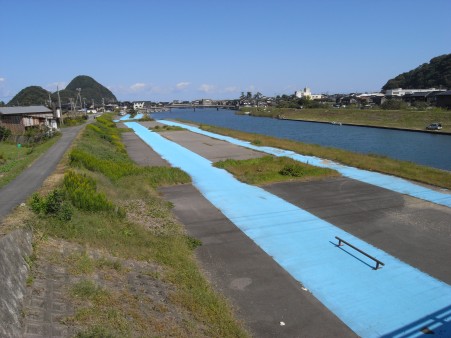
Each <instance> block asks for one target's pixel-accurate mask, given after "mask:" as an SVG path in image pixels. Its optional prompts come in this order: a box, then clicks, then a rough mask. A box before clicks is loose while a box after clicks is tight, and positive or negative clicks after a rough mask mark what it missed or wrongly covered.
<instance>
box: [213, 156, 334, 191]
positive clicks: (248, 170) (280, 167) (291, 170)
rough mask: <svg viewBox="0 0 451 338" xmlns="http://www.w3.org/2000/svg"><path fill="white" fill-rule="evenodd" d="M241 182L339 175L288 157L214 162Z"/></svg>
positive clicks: (270, 181)
mask: <svg viewBox="0 0 451 338" xmlns="http://www.w3.org/2000/svg"><path fill="white" fill-rule="evenodd" d="M214 166H215V167H217V168H222V169H226V170H227V171H229V172H230V173H231V174H233V175H234V176H235V177H236V178H237V179H239V180H240V181H242V182H245V183H249V184H255V185H263V184H270V183H276V182H286V181H310V180H318V179H323V178H326V177H333V176H339V174H338V173H337V172H336V171H335V170H332V169H327V168H319V167H315V166H312V165H308V164H304V163H300V162H298V161H295V160H293V159H291V158H288V157H274V156H264V157H259V158H253V159H248V160H231V159H229V160H225V161H220V162H216V163H215V164H214Z"/></svg>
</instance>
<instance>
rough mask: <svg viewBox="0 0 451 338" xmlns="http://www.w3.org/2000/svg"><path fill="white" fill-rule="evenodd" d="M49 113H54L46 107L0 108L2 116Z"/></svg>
mask: <svg viewBox="0 0 451 338" xmlns="http://www.w3.org/2000/svg"><path fill="white" fill-rule="evenodd" d="M47 113H52V110H50V109H49V108H47V107H44V106H28V107H0V115H21V114H47Z"/></svg>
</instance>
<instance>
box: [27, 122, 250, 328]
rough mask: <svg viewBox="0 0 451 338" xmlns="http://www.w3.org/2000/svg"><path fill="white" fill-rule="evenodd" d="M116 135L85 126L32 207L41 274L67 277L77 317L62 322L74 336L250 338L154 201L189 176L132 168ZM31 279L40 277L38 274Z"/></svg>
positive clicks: (187, 240)
mask: <svg viewBox="0 0 451 338" xmlns="http://www.w3.org/2000/svg"><path fill="white" fill-rule="evenodd" d="M120 133H121V130H120V129H118V128H116V126H115V124H114V123H113V122H112V121H111V119H110V118H108V117H99V118H98V119H97V121H96V122H95V123H93V124H90V125H87V126H86V128H85V130H84V132H83V133H82V135H81V137H79V139H78V140H77V141H76V142H75V145H74V147H73V148H72V149H71V151H70V152H69V156H68V158H67V159H66V160H65V161H64V162H63V163H62V164H60V166H59V169H58V170H57V173H56V174H55V175H54V177H53V178H51V179H50V180H47V183H46V185H45V186H44V189H43V191H41V192H40V193H39V194H35V195H34V196H33V198H32V199H31V200H30V202H29V204H30V206H31V209H32V210H34V211H35V215H34V216H30V219H28V220H27V224H29V226H31V227H32V228H33V229H34V233H35V235H34V237H35V243H34V247H35V253H36V255H37V262H38V263H36V266H38V265H39V260H50V262H51V263H52V265H53V266H54V268H53V269H58V271H66V273H67V274H68V275H69V277H68V278H67V279H66V280H69V281H70V283H69V285H67V294H66V296H65V297H67V299H68V301H69V302H70V303H71V304H72V305H73V307H74V313H73V315H72V316H68V317H66V318H63V319H62V322H63V323H64V324H65V325H67V326H68V327H70V328H71V330H72V331H74V330H75V332H76V334H77V337H94V336H95V337H141V336H148V335H149V334H151V335H155V336H174V337H246V336H247V333H246V331H245V330H244V329H243V328H242V326H241V325H240V324H239V323H238V322H237V321H236V320H235V318H234V316H233V313H232V311H231V308H230V307H229V305H228V304H227V302H226V301H225V300H224V299H223V298H222V296H220V295H219V294H217V293H216V292H214V291H213V289H212V287H211V286H210V285H209V284H208V282H207V281H206V279H205V278H204V276H203V275H202V273H201V272H200V270H199V267H198V266H197V263H196V260H195V258H194V253H193V250H194V248H196V247H197V246H199V245H201V243H200V242H199V241H198V240H196V239H194V238H192V237H190V236H188V235H187V234H186V233H185V232H184V230H183V228H182V226H181V225H180V224H179V223H177V221H176V220H175V218H174V217H173V216H172V213H171V204H170V203H168V202H166V201H164V200H162V199H161V198H160V196H159V194H158V192H157V188H158V187H160V186H163V185H173V184H182V183H187V182H189V181H190V177H189V176H188V175H187V174H186V173H184V172H183V171H181V170H180V169H177V168H166V167H140V166H137V165H135V164H134V163H133V162H132V161H131V160H130V159H129V158H128V155H127V153H126V151H125V148H124V145H123V143H122V142H121V135H120ZM61 248H64V250H62V249H61ZM32 275H33V276H32V278H31V279H30V280H31V281H33V280H37V279H39V278H40V274H39V273H38V272H37V270H36V269H34V270H33V269H32ZM30 284H32V283H30Z"/></svg>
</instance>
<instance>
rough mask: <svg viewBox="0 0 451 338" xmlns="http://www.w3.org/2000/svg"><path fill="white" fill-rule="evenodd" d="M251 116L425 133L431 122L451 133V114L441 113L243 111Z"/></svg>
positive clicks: (438, 110)
mask: <svg viewBox="0 0 451 338" xmlns="http://www.w3.org/2000/svg"><path fill="white" fill-rule="evenodd" d="M241 111H242V112H244V111H247V112H250V113H251V114H252V115H254V116H262V117H272V118H277V117H278V116H280V115H283V117H284V118H287V119H297V120H306V121H320V122H328V123H330V122H334V121H335V122H341V123H348V124H356V125H366V126H376V127H388V128H401V129H412V130H425V128H426V126H428V125H429V124H431V123H433V122H441V123H442V126H443V129H442V132H451V111H447V110H442V109H437V108H436V109H427V110H424V111H417V110H382V109H376V108H373V109H354V108H345V109H343V108H324V109H322V108H318V109H290V108H272V107H270V108H266V109H265V108H243V109H242V110H241Z"/></svg>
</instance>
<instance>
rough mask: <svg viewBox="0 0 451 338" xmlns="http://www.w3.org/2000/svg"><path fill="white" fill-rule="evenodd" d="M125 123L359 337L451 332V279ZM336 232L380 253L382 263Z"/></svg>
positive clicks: (183, 149)
mask: <svg viewBox="0 0 451 338" xmlns="http://www.w3.org/2000/svg"><path fill="white" fill-rule="evenodd" d="M125 124H126V126H127V127H129V128H132V129H133V130H134V131H135V133H136V134H137V135H138V136H139V137H140V138H141V139H142V140H144V142H146V143H147V144H148V145H150V146H151V147H152V148H153V149H154V150H155V151H156V152H157V153H158V154H160V155H161V156H162V157H163V158H164V159H166V160H167V161H168V162H169V163H171V165H172V166H174V167H180V168H181V169H183V170H184V171H186V172H187V173H188V174H189V175H190V176H191V177H192V180H193V184H194V185H195V186H196V187H197V189H198V190H199V191H200V192H201V193H202V194H203V195H204V196H205V197H206V198H207V199H208V200H209V201H210V202H211V203H212V204H213V205H215V206H216V207H217V208H218V209H220V210H221V212H222V213H223V214H224V215H225V216H226V217H228V218H229V219H230V220H231V221H232V222H233V223H234V224H235V225H236V226H237V227H238V228H240V229H241V230H242V231H243V232H244V233H246V235H247V236H249V237H250V238H251V239H252V240H253V241H254V242H255V243H257V245H259V246H260V247H261V248H262V249H263V250H264V251H265V252H266V253H267V254H269V255H270V256H272V257H273V258H274V260H276V261H277V262H278V263H279V264H280V265H281V266H282V267H283V268H284V269H285V270H287V271H288V272H289V273H290V274H291V275H292V276H293V277H294V278H295V279H296V280H298V281H299V282H300V283H302V284H303V285H304V286H305V287H306V288H307V289H308V290H309V291H310V292H311V293H312V294H313V295H314V296H315V297H316V298H317V299H319V300H320V301H321V302H322V303H323V304H324V305H325V306H326V307H327V308H329V309H330V310H331V311H332V312H333V313H334V314H335V315H337V317H339V318H340V319H341V320H342V321H343V322H344V323H345V324H346V325H348V326H349V327H350V328H351V329H352V330H353V331H354V332H356V333H357V334H358V335H359V336H362V337H381V336H385V337H417V336H421V335H423V334H422V333H421V332H420V330H421V329H422V328H424V327H426V326H427V327H428V328H429V329H430V330H433V331H434V332H435V337H450V336H451V305H450V304H451V286H449V285H448V284H446V283H443V282H441V281H439V280H437V279H434V278H432V277H431V276H429V275H427V274H425V273H423V272H421V271H419V270H417V269H415V268H413V267H412V266H410V265H408V264H405V263H403V262H401V261H400V260H398V259H397V258H395V257H393V256H391V255H389V254H387V253H385V252H384V251H382V250H379V249H377V248H376V247H374V246H371V245H370V244H368V243H366V242H364V241H361V240H360V239H358V238H356V237H354V236H352V235H350V234H348V233H346V232H345V231H343V230H341V229H339V228H337V227H335V226H334V225H332V224H330V223H328V222H326V221H324V220H321V219H319V218H317V217H316V216H314V215H312V214H310V213H308V212H306V211H304V210H302V209H300V208H298V207H296V206H294V205H292V204H290V203H288V202H286V201H284V200H283V199H281V198H279V197H277V196H275V195H272V194H270V193H268V192H266V191H265V190H263V189H261V188H259V187H255V186H251V185H247V184H244V183H242V182H239V181H238V180H236V179H235V178H234V177H233V176H232V175H231V174H229V173H228V172H226V171H225V170H222V169H218V168H215V167H213V166H212V163H211V162H210V161H208V160H207V159H205V158H203V157H201V156H199V155H197V154H195V153H193V152H191V151H189V150H188V149H186V148H183V147H181V146H180V145H178V144H176V143H174V142H171V141H169V140H167V139H165V138H163V137H162V136H160V135H159V134H157V133H155V132H151V131H149V130H148V129H147V128H145V127H143V126H141V125H140V124H138V123H136V122H126V123H125ZM335 236H339V237H341V238H343V239H344V240H347V241H349V242H351V243H353V244H354V245H356V246H357V247H359V248H361V249H363V250H364V251H366V252H368V253H369V254H370V255H372V256H374V257H377V258H378V259H380V260H381V261H382V262H384V263H385V266H384V267H383V268H382V269H379V270H374V269H373V267H374V262H373V261H371V260H370V259H368V258H367V257H366V256H363V255H359V254H358V253H357V252H356V251H353V250H351V249H350V248H349V247H337V246H336V245H335V244H336V240H335V238H334V237H335Z"/></svg>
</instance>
